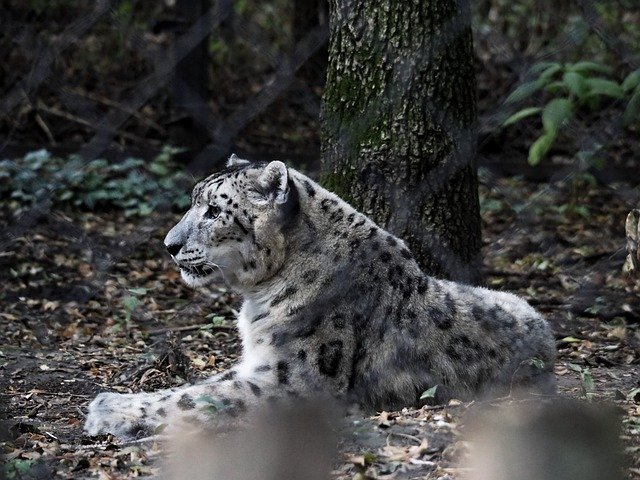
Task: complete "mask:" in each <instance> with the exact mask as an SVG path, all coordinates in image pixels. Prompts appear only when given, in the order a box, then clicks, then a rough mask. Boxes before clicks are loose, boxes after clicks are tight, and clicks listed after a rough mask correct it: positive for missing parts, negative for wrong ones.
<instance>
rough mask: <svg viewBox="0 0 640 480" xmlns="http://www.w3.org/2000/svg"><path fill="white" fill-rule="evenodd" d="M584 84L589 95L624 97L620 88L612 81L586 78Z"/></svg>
mask: <svg viewBox="0 0 640 480" xmlns="http://www.w3.org/2000/svg"><path fill="white" fill-rule="evenodd" d="M585 82H586V84H587V87H589V95H605V96H607V97H613V98H622V97H624V91H623V90H622V87H621V86H620V85H618V84H617V83H616V82H614V81H613V80H607V79H606V78H587V79H585Z"/></svg>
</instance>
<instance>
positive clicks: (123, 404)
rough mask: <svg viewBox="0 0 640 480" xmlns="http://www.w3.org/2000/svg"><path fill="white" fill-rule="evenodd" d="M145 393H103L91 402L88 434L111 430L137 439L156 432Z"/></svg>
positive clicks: (86, 430)
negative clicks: (147, 407) (147, 406)
mask: <svg viewBox="0 0 640 480" xmlns="http://www.w3.org/2000/svg"><path fill="white" fill-rule="evenodd" d="M146 405H148V402H146V401H145V400H144V398H143V395H131V394H120V393H109V392H105V393H101V394H99V395H98V396H97V397H96V398H95V399H94V400H93V401H92V402H91V403H90V404H89V413H88V414H87V420H86V422H85V424H84V431H85V432H86V433H87V434H88V435H99V434H101V433H111V434H113V435H116V436H117V437H121V438H136V437H139V436H144V435H147V434H150V433H152V432H153V430H154V429H155V428H156V427H157V426H158V424H157V422H153V421H152V420H151V419H150V418H148V416H147V409H146Z"/></svg>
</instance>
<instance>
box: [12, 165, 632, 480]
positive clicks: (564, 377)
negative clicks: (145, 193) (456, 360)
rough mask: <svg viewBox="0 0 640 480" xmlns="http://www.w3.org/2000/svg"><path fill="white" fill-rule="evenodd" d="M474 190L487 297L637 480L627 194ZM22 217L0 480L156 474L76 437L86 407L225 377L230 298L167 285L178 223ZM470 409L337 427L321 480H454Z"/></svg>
mask: <svg viewBox="0 0 640 480" xmlns="http://www.w3.org/2000/svg"><path fill="white" fill-rule="evenodd" d="M481 176H482V181H483V185H482V187H481V191H482V197H481V198H482V205H483V220H484V244H485V247H484V255H485V278H486V283H487V284H488V285H490V286H492V287H494V288H499V289H505V290H512V291H516V292H518V293H520V294H521V295H523V296H525V297H526V298H527V299H528V300H529V301H530V302H531V303H532V304H534V305H535V306H536V307H537V308H539V309H540V310H541V311H542V312H544V314H545V315H546V316H547V318H548V319H549V321H550V322H551V323H552V324H553V327H554V330H555V332H556V338H557V344H558V349H559V352H560V357H559V360H558V363H557V365H556V375H557V377H558V379H559V383H560V392H561V393H562V394H563V395H566V396H569V397H572V398H579V399H584V400H585V401H590V402H602V401H606V402H610V403H614V404H616V405H618V406H619V407H620V409H621V410H622V411H623V412H624V420H623V426H624V429H623V431H622V432H621V435H622V438H623V441H624V445H625V448H626V449H627V452H628V453H629V454H630V458H631V459H632V461H631V465H630V466H629V469H628V472H629V475H630V478H640V390H638V388H639V387H640V383H639V378H638V375H637V371H638V365H639V364H640V325H639V324H638V318H639V312H640V300H639V298H640V295H638V294H639V293H640V281H638V280H637V279H635V280H634V279H630V278H626V277H625V276H624V275H623V274H622V272H621V266H622V262H623V260H624V251H623V250H622V248H623V245H624V230H623V227H622V223H623V220H624V216H625V214H626V210H627V208H628V202H629V201H630V199H633V201H637V200H638V191H637V190H632V189H629V190H625V189H623V187H622V186H619V187H615V186H602V185H597V184H589V183H586V184H580V186H579V187H580V189H579V191H580V195H579V197H578V198H576V193H575V192H576V189H577V188H578V186H576V185H575V182H579V181H580V179H575V178H568V179H566V180H565V181H562V182H557V183H554V184H551V185H540V184H531V183H527V182H525V181H523V180H519V179H513V178H495V177H493V176H492V175H491V174H490V173H489V172H486V171H483V172H482V175H481ZM623 192H624V195H623V194H622V193H623ZM578 199H579V202H580V203H579V205H575V203H576V201H577V200H578ZM572 205H573V207H572ZM559 206H560V207H559ZM562 206H566V208H562ZM574 207H575V208H574ZM577 207H582V208H577ZM25 215H29V214H25ZM30 215H32V217H30V218H29V219H27V218H24V217H23V218H22V222H21V226H20V227H15V223H14V222H13V221H10V220H11V218H10V217H11V212H10V211H8V210H7V209H4V211H3V217H2V218H3V219H2V229H3V231H4V233H3V245H10V248H3V252H4V253H2V255H1V256H0V267H1V268H0V272H1V273H0V275H2V283H1V285H2V291H1V292H0V298H1V299H2V304H3V311H2V312H1V313H0V316H2V321H1V322H0V329H1V331H0V335H2V337H3V338H4V339H5V342H4V345H3V347H2V352H1V354H0V355H1V356H0V360H1V362H2V366H1V367H0V368H1V369H2V379H1V380H0V381H1V382H2V385H1V386H2V393H1V395H2V397H3V398H2V402H0V404H1V405H2V409H3V412H2V416H3V417H4V418H6V419H8V420H7V421H5V422H3V425H4V427H3V428H4V435H5V438H7V441H6V442H5V443H4V447H3V448H4V454H5V457H4V459H5V462H6V466H5V468H6V473H7V474H8V475H9V476H10V477H12V478H49V477H53V476H56V477H59V478H84V477H95V476H101V478H130V477H132V476H137V475H147V474H153V473H156V472H157V471H158V469H159V463H158V461H157V460H158V458H159V456H160V452H161V449H160V446H159V444H157V443H155V442H146V443H129V444H123V443H120V442H119V441H118V440H117V439H114V438H112V437H110V436H104V437H99V438H89V437H86V436H84V435H83V434H82V430H81V427H82V423H83V417H84V412H85V411H86V405H87V403H88V402H89V400H90V399H91V398H92V397H93V396H94V395H95V394H96V393H97V392H99V391H104V390H113V391H119V392H130V391H140V390H153V389H158V388H165V387H169V386H173V385H178V384H181V383H183V382H185V381H196V380H197V379H199V378H202V377H204V376H206V375H209V374H211V373H214V372H217V371H221V370H224V369H226V368H228V367H229V365H231V364H232V363H233V362H234V361H235V359H236V358H237V355H238V353H239V341H238V337H237V332H236V330H235V326H234V322H233V317H234V314H235V309H237V308H238V302H239V298H238V297H237V296H236V295H234V294H233V293H232V292H229V291H228V290H226V289H225V288H224V285H223V284H222V283H220V284H216V285H214V286H212V287H211V288H208V289H204V290H198V291H192V290H189V289H187V288H186V287H185V286H184V285H182V284H181V282H180V280H179V275H178V273H177V272H176V269H175V267H174V266H173V265H172V262H171V260H170V259H169V257H168V255H167V254H166V253H165V252H164V248H163V246H162V238H163V236H164V234H165V233H166V231H167V230H168V229H169V228H170V226H171V225H172V224H173V223H174V222H175V221H177V219H178V215H177V214H157V213H156V214H153V215H151V216H149V217H147V218H145V219H143V220H135V221H132V220H131V218H130V217H129V218H128V217H125V216H124V214H122V213H117V214H104V213H103V214H100V215H97V214H94V213H90V212H89V213H78V212H75V213H73V214H70V213H68V211H67V212H66V213H65V212H64V211H61V210H58V211H49V212H43V211H36V212H33V211H32V212H31V213H30ZM27 220H28V221H27ZM512 401H515V400H510V399H505V400H503V401H502V402H507V403H508V402H512ZM468 409H469V404H462V403H460V402H455V401H454V402H451V403H450V404H449V405H448V406H443V407H423V408H417V409H416V408H408V409H405V410H403V411H400V412H383V413H381V414H380V415H379V416H376V417H373V418H366V417H359V416H357V415H356V416H353V417H350V421H351V427H352V428H349V429H347V433H345V434H344V435H343V437H342V443H341V449H340V460H339V461H338V462H337V463H336V465H335V471H334V477H335V478H385V477H386V476H387V475H390V474H393V473H394V472H395V475H397V476H396V477H394V478H420V476H425V475H427V474H429V473H430V474H431V475H432V476H431V477H429V478H437V477H439V476H444V475H448V476H449V477H451V478H458V477H459V475H460V469H459V465H458V463H457V460H458V459H459V457H460V455H463V454H464V452H465V450H466V443H465V440H464V438H463V437H462V436H461V434H462V433H463V432H464V424H465V423H464V419H465V412H467V410H468ZM292 461H295V459H292ZM354 475H355V477H354Z"/></svg>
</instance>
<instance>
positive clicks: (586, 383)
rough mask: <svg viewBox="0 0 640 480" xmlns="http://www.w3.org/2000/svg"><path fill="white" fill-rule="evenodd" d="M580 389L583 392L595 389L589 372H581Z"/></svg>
mask: <svg viewBox="0 0 640 480" xmlns="http://www.w3.org/2000/svg"><path fill="white" fill-rule="evenodd" d="M581 377H582V387H583V388H584V390H585V392H593V391H594V390H595V389H596V385H595V383H594V382H593V377H592V376H591V372H590V371H589V370H583V371H582V375H581Z"/></svg>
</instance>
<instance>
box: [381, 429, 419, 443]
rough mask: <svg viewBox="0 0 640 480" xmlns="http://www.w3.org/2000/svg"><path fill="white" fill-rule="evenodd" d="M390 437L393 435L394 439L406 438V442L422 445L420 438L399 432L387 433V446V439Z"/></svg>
mask: <svg viewBox="0 0 640 480" xmlns="http://www.w3.org/2000/svg"><path fill="white" fill-rule="evenodd" d="M391 435H395V436H396V437H401V438H406V439H408V440H412V441H414V442H416V443H417V444H418V445H420V444H421V443H422V440H420V438H418V437H416V436H414V435H409V434H407V433H400V432H389V435H387V445H390V443H389V437H391Z"/></svg>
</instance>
